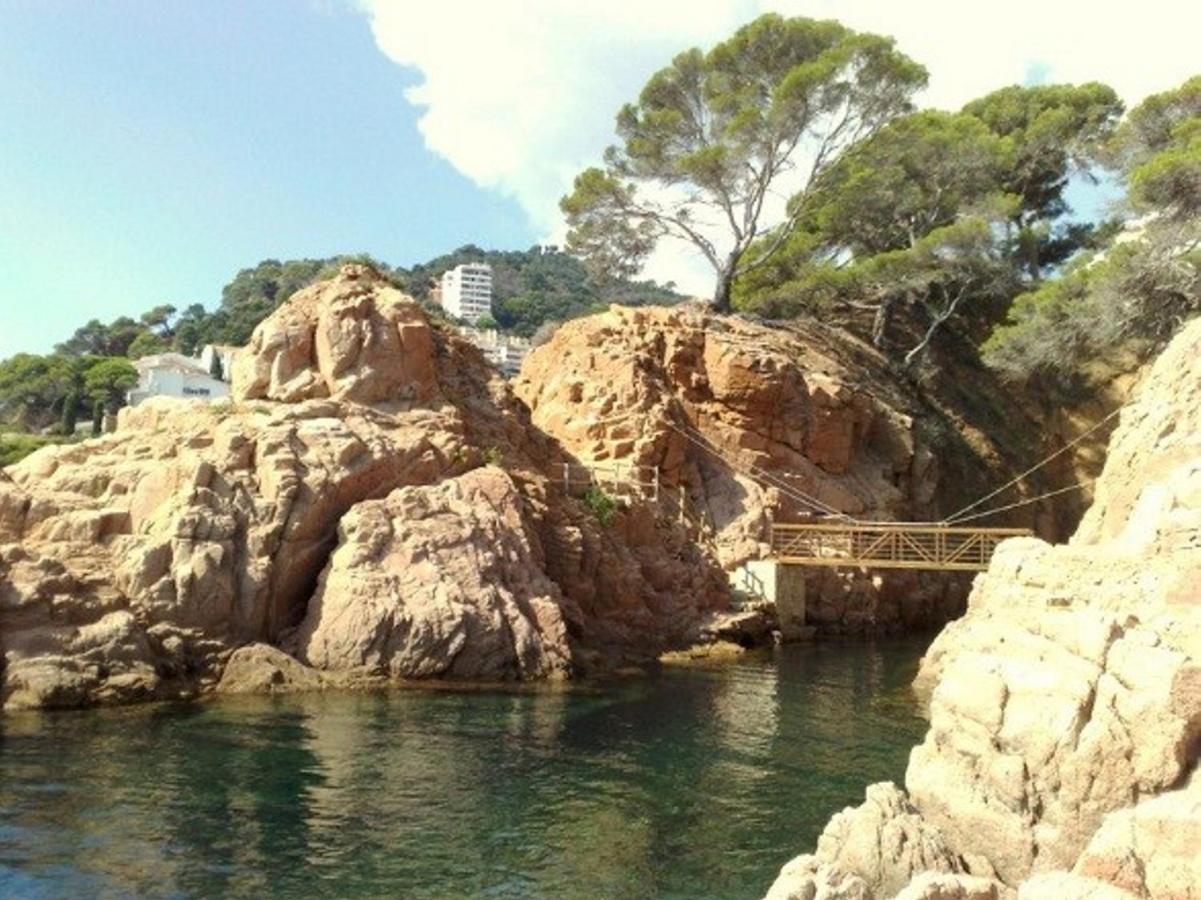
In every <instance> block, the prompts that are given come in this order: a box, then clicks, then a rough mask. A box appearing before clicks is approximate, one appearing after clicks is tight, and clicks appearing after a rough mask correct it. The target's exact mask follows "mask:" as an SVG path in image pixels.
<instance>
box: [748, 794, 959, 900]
mask: <svg viewBox="0 0 1201 900" xmlns="http://www.w3.org/2000/svg"><path fill="white" fill-rule="evenodd" d="M964 870H965V869H964V865H963V862H962V860H960V859H959V857H958V856H957V855H956V854H955V853H954V852H953V851H952V850H951V849H950V848H949V847H948V846H947V845H946V843H945V842H944V841H943V839H942V836H941V835H940V834H939V833H938V832H937V831H935V830H934V829H932V828H930V827H929V826H928V825H926V824H925V823H924V822H923V821H922V819H921V817H920V816H919V815H918V813H917V810H916V809H914V808H913V806H912V805H911V804H910V803H909V801H908V800H907V799H906V797H905V795H904V794H903V793H902V792H901V791H900V790H898V789H897V787H896V785H893V784H887V783H885V784H873V785H871V786H869V787H868V789H867V796H866V800H865V802H864V803H863V804H862V805H860V806H855V807H848V808H847V809H844V810H843V811H842V812H840V813H837V814H836V815H835V816H834V817H833V818H832V819H831V820H830V823H829V824H828V825H827V826H826V828H825V831H823V832H822V834H821V837H820V838H818V841H817V850H816V851H815V852H814V853H813V854H806V855H804V856H798V857H796V858H795V859H794V860H792V861H791V862H790V863H788V864H787V865H786V866H784V868H783V870H782V871H781V872H780V877H779V878H777V879H776V882H775V884H773V885H772V887H771V890H769V891H768V892H767V898H766V900H803V898H817V897H828V898H830V900H835V898H843V897H846V898H848V900H849V898H863V900H870V898H873V897H892V896H894V895H895V894H896V893H897V892H898V891H899V890H901V888H903V887H905V885H907V884H908V883H909V881H910V880H911V879H912V878H913V877H914V876H915V875H916V874H918V873H922V872H941V873H949V874H954V873H961V872H963V871H964Z"/></svg>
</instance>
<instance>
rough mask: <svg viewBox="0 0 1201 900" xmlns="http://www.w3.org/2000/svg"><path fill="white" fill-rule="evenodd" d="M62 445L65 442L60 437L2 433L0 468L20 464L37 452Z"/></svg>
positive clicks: (0, 433) (0, 438)
mask: <svg viewBox="0 0 1201 900" xmlns="http://www.w3.org/2000/svg"><path fill="white" fill-rule="evenodd" d="M61 443H64V440H63V437H62V436H59V435H50V434H15V433H12V432H0V468H2V467H4V466H11V465H12V464H13V463H17V462H20V461H21V460H23V459H24V458H25V457H27V456H28V455H29V454H30V453H33V452H34V451H35V450H40V449H42V448H43V447H48V446H50V445H51V444H61Z"/></svg>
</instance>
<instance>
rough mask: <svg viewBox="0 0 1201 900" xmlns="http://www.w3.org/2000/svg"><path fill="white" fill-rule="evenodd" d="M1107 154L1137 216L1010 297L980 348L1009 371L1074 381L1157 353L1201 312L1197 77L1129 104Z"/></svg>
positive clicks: (1200, 85)
mask: <svg viewBox="0 0 1201 900" xmlns="http://www.w3.org/2000/svg"><path fill="white" fill-rule="evenodd" d="M1104 152H1105V153H1106V155H1107V157H1108V159H1109V160H1110V162H1111V164H1112V165H1113V166H1114V168H1115V170H1116V172H1117V174H1118V176H1119V177H1120V178H1121V179H1122V181H1123V182H1124V183H1125V184H1126V186H1127V188H1128V202H1129V203H1130V205H1131V208H1132V211H1133V212H1135V213H1136V214H1138V215H1139V218H1138V219H1136V220H1135V221H1133V222H1131V223H1130V224H1129V225H1127V226H1126V228H1125V229H1123V230H1122V231H1121V232H1120V233H1118V234H1117V237H1116V239H1114V240H1113V241H1112V242H1110V243H1109V244H1108V245H1107V246H1105V247H1103V249H1102V250H1101V251H1100V252H1096V253H1090V254H1085V255H1083V256H1081V257H1079V258H1077V259H1076V260H1075V261H1074V262H1073V264H1072V265H1071V266H1070V267H1069V268H1068V270H1067V271H1066V272H1065V273H1064V274H1063V276H1062V277H1060V278H1057V279H1053V280H1049V281H1046V282H1043V283H1042V284H1040V285H1037V286H1035V287H1034V289H1032V290H1029V291H1027V292H1026V293H1023V294H1021V295H1020V296H1018V297H1017V298H1016V299H1015V300H1014V303H1013V306H1012V308H1011V309H1010V311H1009V315H1008V316H1007V318H1006V321H1005V322H1003V323H1001V324H1000V325H999V326H998V327H997V328H996V329H995V330H994V331H993V333H992V335H991V337H990V338H989V340H988V342H987V343H986V344H985V345H984V354H985V359H986V361H988V362H989V363H990V364H991V365H993V366H994V367H996V368H997V369H999V370H1001V371H1002V372H1003V373H1005V374H1006V375H1008V376H1009V377H1011V378H1014V379H1029V378H1040V379H1044V380H1045V379H1048V378H1050V379H1052V380H1054V381H1057V382H1064V381H1067V382H1071V381H1072V380H1073V379H1074V378H1076V377H1078V376H1079V374H1080V372H1081V370H1082V368H1083V367H1084V366H1086V365H1087V364H1088V363H1090V362H1093V361H1099V360H1101V359H1103V358H1104V357H1106V356H1108V355H1112V354H1114V353H1115V352H1117V351H1119V350H1122V349H1126V350H1133V351H1135V352H1136V353H1139V354H1145V353H1150V352H1153V351H1154V350H1156V349H1157V348H1158V347H1160V346H1162V345H1163V344H1164V343H1166V342H1167V340H1168V339H1169V338H1170V337H1171V335H1172V334H1173V333H1174V331H1175V330H1176V329H1177V328H1178V327H1179V325H1180V323H1181V322H1182V321H1184V320H1185V319H1187V318H1189V317H1191V316H1193V315H1196V314H1197V313H1198V312H1201V77H1198V78H1193V79H1191V80H1189V81H1187V82H1185V83H1184V84H1183V85H1181V86H1180V87H1179V88H1177V89H1175V90H1171V91H1165V92H1163V93H1160V94H1155V95H1153V96H1151V97H1148V98H1147V99H1146V100H1144V101H1143V102H1142V103H1141V104H1140V105H1139V106H1138V107H1136V108H1135V109H1133V110H1131V112H1130V114H1129V115H1128V116H1127V117H1126V119H1125V120H1124V121H1123V122H1122V124H1121V125H1120V127H1119V128H1118V129H1117V130H1116V132H1115V133H1114V134H1113V135H1112V137H1111V138H1110V139H1109V140H1108V141H1107V143H1106V146H1105V147H1104Z"/></svg>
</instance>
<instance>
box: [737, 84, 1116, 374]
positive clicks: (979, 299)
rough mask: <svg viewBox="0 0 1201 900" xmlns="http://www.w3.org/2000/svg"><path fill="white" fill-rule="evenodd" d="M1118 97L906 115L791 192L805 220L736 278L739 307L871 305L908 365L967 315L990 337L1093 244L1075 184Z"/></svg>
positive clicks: (1011, 95) (874, 332)
mask: <svg viewBox="0 0 1201 900" xmlns="http://www.w3.org/2000/svg"><path fill="white" fill-rule="evenodd" d="M1116 103H1117V101H1116V98H1114V97H1113V92H1112V91H1110V90H1109V89H1108V88H1105V87H1104V86H1101V85H1083V86H1079V87H1077V86H1073V85H1046V86H1038V87H1013V88H1006V89H1004V90H1002V91H997V92H994V93H993V94H990V95H988V96H987V97H984V98H982V99H981V100H979V101H975V102H973V103H969V104H968V105H967V106H966V107H964V110H963V111H962V112H959V113H948V112H941V111H935V110H924V111H920V112H915V113H910V114H908V115H905V116H901V117H899V118H897V119H894V120H893V121H892V122H890V123H888V124H887V125H885V126H884V127H882V128H880V129H879V130H878V131H877V132H876V133H874V134H872V135H870V136H869V137H867V138H865V139H864V140H862V141H860V142H859V143H858V144H856V145H855V146H854V147H852V148H851V149H850V150H848V151H847V152H846V153H844V154H843V155H842V156H841V157H840V158H839V159H838V160H837V161H836V162H834V163H833V164H832V165H830V166H829V167H828V168H827V170H826V171H825V172H824V173H822V175H821V176H819V177H818V178H817V179H816V181H815V183H814V184H813V185H812V186H811V187H810V188H809V189H808V190H806V191H804V192H802V193H800V194H798V195H797V196H795V197H794V198H793V199H792V201H791V203H790V209H791V210H792V213H793V220H794V222H795V224H794V226H793V230H792V231H791V233H789V234H788V235H787V237H786V238H785V239H784V242H783V246H782V249H781V251H780V252H779V253H778V254H777V256H776V259H775V260H774V261H773V262H772V263H770V264H769V265H768V266H765V267H764V269H763V270H761V271H760V272H757V273H754V274H752V275H750V276H748V277H745V278H743V279H742V280H741V281H740V282H739V283H738V284H737V285H736V288H735V296H736V299H737V301H738V304H739V305H740V306H742V307H743V308H746V309H750V310H754V311H758V312H766V313H768V314H771V315H791V314H796V313H798V312H803V311H808V312H817V313H821V314H825V315H831V314H834V315H840V314H842V315H844V316H845V317H846V319H845V320H846V321H847V322H848V324H850V325H851V326H852V327H856V322H857V321H858V319H859V318H861V317H862V316H863V315H866V316H868V317H870V319H869V321H870V324H869V325H866V326H864V329H865V332H866V333H867V334H868V335H870V337H871V339H872V340H873V342H874V343H875V344H876V345H877V346H879V347H881V348H886V349H887V348H888V347H890V346H891V345H896V349H898V350H899V356H900V358H901V359H902V360H903V361H905V362H907V363H913V362H914V361H915V360H916V359H917V356H918V354H920V353H921V352H922V351H923V350H925V349H926V348H927V347H928V346H929V345H930V342H931V340H932V339H933V337H934V335H935V332H936V331H938V330H939V329H942V328H944V327H949V326H950V325H952V324H954V323H955V322H959V323H961V324H962V325H964V326H966V327H967V330H968V332H969V333H970V334H971V335H973V336H974V339H982V338H983V336H984V335H985V334H987V330H988V329H989V328H990V327H991V326H992V325H993V324H994V323H995V322H996V321H997V320H998V319H999V318H1001V317H1002V316H1003V315H1004V313H1005V311H1006V309H1007V308H1008V306H1009V303H1010V302H1011V300H1012V299H1013V297H1014V296H1015V295H1016V294H1018V293H1020V292H1021V291H1022V290H1023V289H1025V288H1026V287H1028V286H1029V285H1030V284H1033V283H1036V282H1037V281H1038V280H1039V279H1040V278H1041V277H1042V276H1043V275H1044V273H1045V272H1046V271H1047V270H1048V267H1051V266H1054V265H1058V264H1060V263H1062V262H1063V261H1064V260H1065V259H1066V258H1068V257H1070V256H1071V255H1072V254H1073V253H1075V252H1076V251H1077V250H1079V249H1080V248H1081V247H1085V246H1088V245H1089V243H1090V242H1091V241H1092V240H1094V237H1095V236H1094V235H1093V229H1092V228H1091V227H1089V226H1087V225H1084V224H1079V223H1072V222H1068V221H1065V220H1064V214H1065V213H1066V211H1067V206H1066V203H1065V202H1064V200H1063V190H1064V188H1065V186H1066V185H1067V183H1068V180H1069V178H1070V177H1071V175H1072V173H1073V172H1075V171H1084V170H1085V167H1086V166H1089V165H1091V163H1090V162H1089V161H1090V160H1093V159H1095V158H1096V156H1097V154H1098V151H1099V144H1098V142H1100V141H1103V140H1104V139H1106V138H1107V137H1108V136H1109V135H1110V133H1111V132H1112V129H1113V126H1114V116H1115V115H1116V113H1115V110H1116V109H1120V107H1119V106H1116V105H1115V104H1116ZM898 317H900V318H901V319H902V320H903V323H904V327H903V328H902V329H900V331H901V335H900V336H899V340H900V343H899V344H898V343H897V339H893V338H890V323H891V322H892V321H893V320H894V319H896V318H898Z"/></svg>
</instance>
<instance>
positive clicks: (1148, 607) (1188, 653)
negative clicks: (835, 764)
mask: <svg viewBox="0 0 1201 900" xmlns="http://www.w3.org/2000/svg"><path fill="white" fill-rule="evenodd" d="M1096 498H1097V499H1096V502H1095V504H1094V506H1093V507H1092V509H1091V510H1090V511H1089V512H1088V514H1087V515H1086V517H1085V519H1084V521H1083V522H1082V523H1081V526H1080V528H1079V530H1078V532H1077V534H1076V536H1075V537H1074V538H1073V539H1072V541H1071V542H1070V543H1068V544H1067V545H1062V546H1050V545H1048V544H1045V543H1043V542H1041V541H1038V540H1036V539H1033V538H1023V539H1018V540H1013V541H1009V542H1007V543H1005V544H1003V545H1002V546H1001V548H1000V550H999V551H998V553H997V554H996V556H995V557H994V559H993V563H992V565H991V567H990V568H989V570H988V572H986V573H984V574H982V575H981V576H980V577H979V578H978V579H977V580H976V582H975V585H974V587H973V591H972V595H971V598H970V601H969V609H968V613H967V615H966V616H965V617H964V618H963V619H961V620H959V621H957V622H954V623H952V624H951V625H950V626H948V627H947V628H946V629H945V630H944V631H943V632H942V634H940V635H939V637H938V639H937V640H936V641H935V643H934V645H933V646H932V647H931V649H930V652H929V653H928V655H927V657H926V660H925V661H924V664H923V670H922V673H921V675H920V678H919V681H920V682H922V683H923V684H924V686H925V687H926V689H929V688H930V687H931V686H933V692H932V697H931V701H930V730H929V732H928V733H927V736H926V739H925V741H924V742H923V743H922V744H921V746H919V747H918V748H916V749H915V750H914V752H913V754H912V756H911V758H910V764H909V769H908V772H907V773H906V778H905V785H906V788H907V789H908V793H909V799H910V802H911V803H912V805H913V808H914V809H916V811H917V812H918V813H919V814H920V817H921V820H922V822H923V823H924V827H926V828H929V829H931V830H933V831H935V832H936V833H937V834H939V835H940V836H941V840H942V841H943V842H944V843H945V845H946V846H947V847H948V848H949V850H950V851H951V852H953V853H954V854H956V855H957V856H958V857H959V858H961V859H962V860H963V862H964V865H965V866H966V869H967V871H968V872H969V873H971V874H973V875H978V876H984V877H996V878H998V879H1000V881H1002V882H1003V883H1004V884H1005V885H1006V886H1007V890H1010V891H1012V890H1014V889H1017V888H1019V886H1020V889H1021V895H1022V896H1023V897H1031V898H1034V897H1039V898H1042V897H1047V898H1050V897H1056V898H1058V897H1068V898H1071V897H1094V896H1095V897H1099V898H1100V897H1117V896H1121V897H1129V896H1134V897H1141V898H1169V897H1171V898H1176V897H1189V896H1195V895H1196V890H1197V888H1196V887H1195V886H1193V887H1188V888H1187V889H1186V888H1185V887H1183V886H1184V885H1188V884H1189V883H1190V882H1194V884H1195V877H1196V874H1197V873H1196V865H1195V860H1196V858H1197V854H1196V848H1197V847H1198V846H1201V844H1198V843H1197V842H1196V841H1195V840H1193V838H1194V837H1195V835H1196V833H1197V828H1198V827H1199V824H1201V818H1199V817H1198V815H1197V813H1198V810H1197V805H1196V788H1195V782H1196V779H1195V778H1194V779H1193V781H1192V782H1189V784H1190V787H1188V788H1187V789H1183V790H1182V789H1181V788H1182V786H1183V785H1185V783H1186V781H1187V780H1188V779H1189V777H1190V774H1191V773H1193V772H1194V771H1195V770H1196V767H1197V762H1198V756H1199V750H1201V322H1197V323H1194V324H1192V325H1191V326H1189V327H1188V328H1186V329H1185V330H1184V331H1183V332H1182V333H1181V334H1180V335H1179V336H1178V337H1177V338H1176V340H1175V341H1174V342H1173V343H1172V344H1171V346H1170V347H1169V348H1168V350H1167V351H1166V352H1165V353H1164V355H1163V356H1162V357H1161V358H1160V360H1158V361H1157V363H1156V364H1155V366H1154V367H1153V369H1152V370H1151V372H1150V374H1149V376H1148V377H1147V378H1146V379H1145V380H1144V381H1143V383H1142V384H1141V386H1140V388H1139V390H1138V391H1137V393H1136V395H1135V398H1134V400H1133V401H1132V403H1131V404H1130V405H1129V406H1128V407H1127V408H1126V409H1125V410H1123V413H1122V416H1121V424H1120V426H1119V428H1118V430H1117V432H1116V433H1115V435H1114V438H1113V441H1112V444H1111V451H1110V455H1109V458H1108V461H1107V463H1106V466H1105V469H1104V472H1103V473H1102V476H1101V478H1100V481H1099V483H1098V485H1097V491H1096ZM1186 846H1187V847H1188V848H1189V849H1185V847H1186ZM828 855H829V854H828ZM803 858H804V857H802V859H803ZM838 874H856V873H854V872H851V871H849V870H845V871H844V870H838V871H836V872H835V875H838ZM874 896H878V897H885V896H890V895H889V894H888V892H887V890H884V891H882V892H880V891H877V892H876V893H875V894H874Z"/></svg>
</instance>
